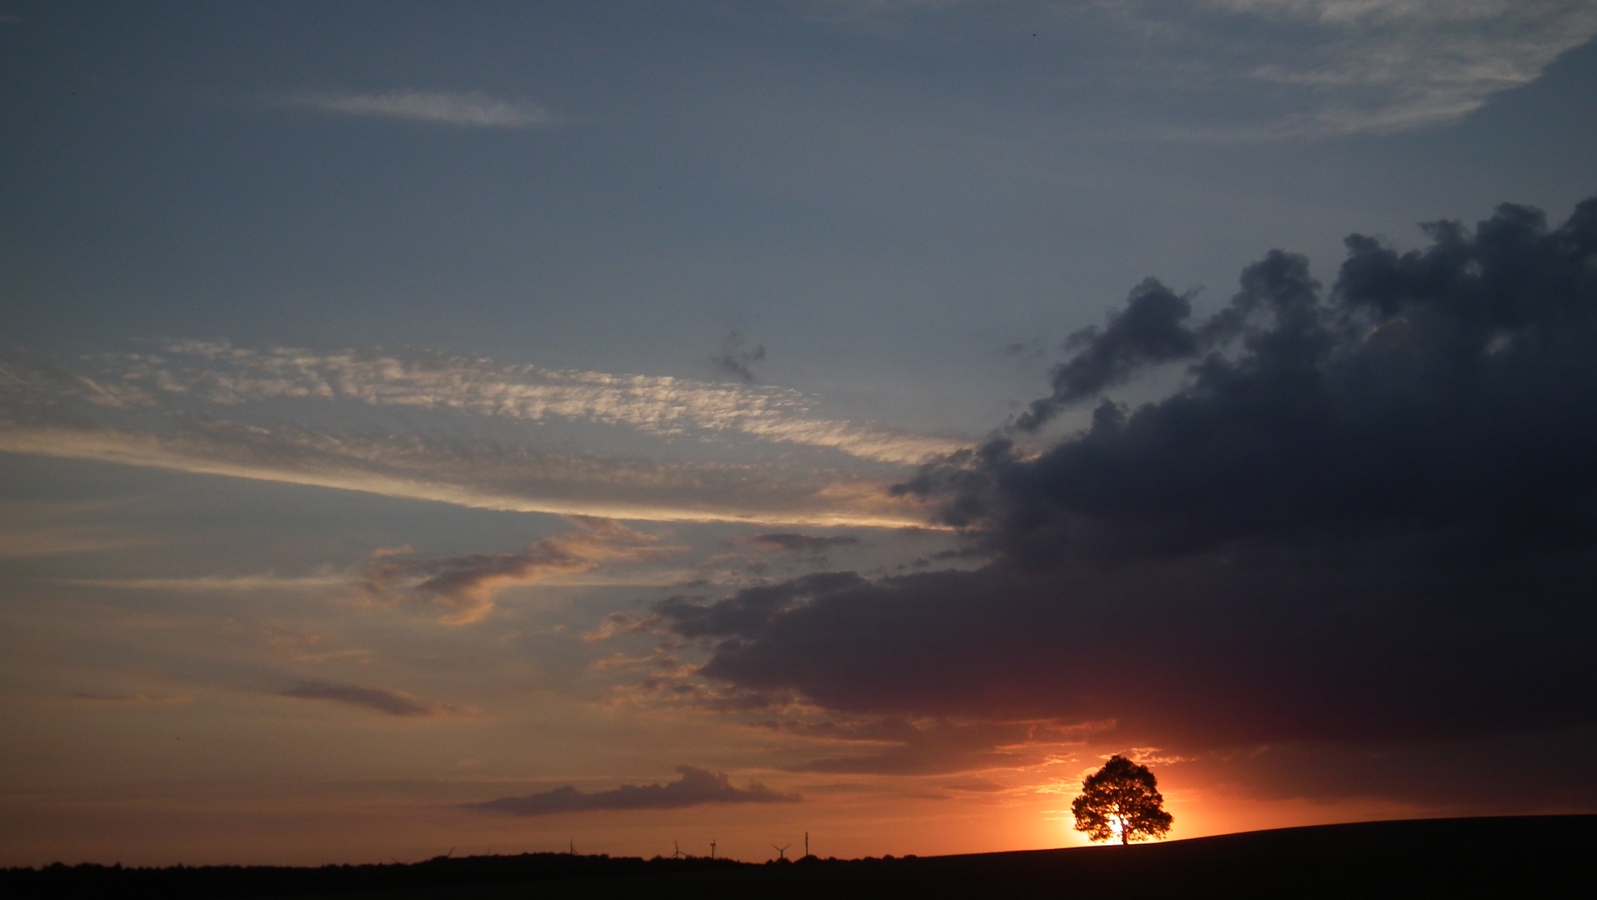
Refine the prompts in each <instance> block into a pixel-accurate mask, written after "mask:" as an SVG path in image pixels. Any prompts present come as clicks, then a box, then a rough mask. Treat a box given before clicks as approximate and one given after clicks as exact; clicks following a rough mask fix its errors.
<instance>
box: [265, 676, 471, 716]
mask: <svg viewBox="0 0 1597 900" xmlns="http://www.w3.org/2000/svg"><path fill="white" fill-rule="evenodd" d="M277 696H279V697H292V698H294V699H296V700H326V701H330V702H333V703H345V704H348V705H350V706H359V707H362V708H364V709H370V710H375V711H376V712H380V713H384V714H386V715H390V716H402V717H410V718H430V717H433V716H440V715H444V714H445V713H448V712H450V711H452V710H451V708H450V707H447V706H443V705H441V704H437V703H428V702H426V701H424V700H421V699H418V698H417V697H416V696H415V695H413V694H407V693H405V692H404V691H393V690H389V689H387V688H379V687H363V686H361V685H355V684H339V683H337V682H332V681H320V680H307V681H301V682H300V683H299V684H296V685H295V686H293V687H291V688H289V689H287V690H284V691H278V692H277Z"/></svg>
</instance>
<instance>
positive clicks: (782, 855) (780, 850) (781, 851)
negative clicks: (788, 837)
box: [771, 844, 793, 862]
mask: <svg viewBox="0 0 1597 900" xmlns="http://www.w3.org/2000/svg"><path fill="white" fill-rule="evenodd" d="M791 846H793V845H792V844H788V845H787V847H791ZM787 847H778V846H776V845H775V844H772V845H771V849H772V850H775V851H776V855H777V858H779V859H781V860H782V861H783V862H786V861H787Z"/></svg>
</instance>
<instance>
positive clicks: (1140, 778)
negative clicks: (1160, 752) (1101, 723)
mask: <svg viewBox="0 0 1597 900" xmlns="http://www.w3.org/2000/svg"><path fill="white" fill-rule="evenodd" d="M1070 811H1071V812H1073V813H1075V814H1076V830H1077V831H1084V832H1086V833H1087V837H1088V838H1089V839H1091V840H1093V841H1107V840H1112V839H1113V838H1114V837H1115V835H1116V834H1118V835H1119V836H1120V843H1122V844H1129V843H1131V842H1132V841H1145V840H1148V839H1149V838H1159V837H1164V836H1165V835H1166V834H1169V833H1170V824H1171V823H1172V822H1174V821H1175V818H1174V817H1173V816H1171V815H1170V814H1169V813H1167V812H1165V811H1164V797H1163V795H1161V794H1160V793H1159V782H1158V779H1156V778H1154V777H1153V773H1152V772H1150V771H1149V770H1148V767H1147V766H1142V765H1138V764H1137V763H1134V762H1132V761H1131V760H1129V759H1127V758H1125V757H1124V756H1119V755H1116V756H1111V757H1109V761H1108V762H1107V763H1104V766H1103V768H1101V769H1099V770H1098V771H1096V772H1094V773H1093V774H1091V775H1088V776H1087V777H1086V779H1085V780H1083V781H1082V783H1081V796H1079V797H1077V798H1076V799H1075V801H1074V802H1072V803H1071V804H1070Z"/></svg>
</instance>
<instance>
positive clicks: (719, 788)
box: [474, 766, 802, 816]
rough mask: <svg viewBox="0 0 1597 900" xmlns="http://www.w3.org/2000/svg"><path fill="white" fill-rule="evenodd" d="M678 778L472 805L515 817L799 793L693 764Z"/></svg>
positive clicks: (788, 797)
mask: <svg viewBox="0 0 1597 900" xmlns="http://www.w3.org/2000/svg"><path fill="white" fill-rule="evenodd" d="M676 771H677V772H679V773H681V775H682V780H680V781H674V782H671V783H670V784H649V785H634V784H624V785H622V786H620V787H618V788H616V789H615V790H610V791H593V792H589V793H583V792H582V791H579V790H577V789H576V788H575V787H572V786H567V787H561V788H555V789H554V790H552V791H545V792H543V793H541V794H532V795H529V796H526V797H504V798H501V799H499V800H489V801H487V802H486V803H478V804H475V805H474V808H476V809H482V810H489V811H492V812H503V813H510V814H512V815H517V816H546V815H554V814H557V813H569V812H589V811H593V810H626V809H681V808H683V807H688V806H706V805H709V804H724V803H797V802H799V800H800V799H802V798H800V797H799V795H798V794H783V793H778V792H777V791H773V790H771V789H770V788H768V787H766V786H765V785H763V784H759V783H757V782H756V783H752V784H750V785H749V786H748V787H747V788H736V787H733V786H732V783H731V781H729V780H728V779H727V777H726V775H724V774H722V773H719V772H711V771H709V770H708V769H700V768H696V767H694V766H677V768H676Z"/></svg>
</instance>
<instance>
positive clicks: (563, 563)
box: [361, 518, 673, 624]
mask: <svg viewBox="0 0 1597 900" xmlns="http://www.w3.org/2000/svg"><path fill="white" fill-rule="evenodd" d="M572 521H573V522H575V523H576V525H577V526H578V529H577V530H576V531H574V532H572V533H570V534H564V535H561V536H559V537H553V538H546V539H544V540H541V541H537V542H535V543H532V544H528V545H527V547H526V549H524V550H522V551H520V552H518V553H471V554H467V555H465V556H453V557H446V558H443V559H430V560H412V559H407V558H405V556H404V555H401V554H397V553H392V552H381V553H379V554H377V555H376V556H374V558H373V559H372V561H371V563H370V564H369V565H368V566H367V567H366V571H365V572H364V573H362V577H361V588H362V590H363V591H364V593H365V594H366V596H367V597H369V598H372V599H374V600H377V601H379V602H384V603H399V602H416V603H420V604H422V605H425V606H427V607H430V608H433V609H435V610H438V611H439V612H440V613H441V616H440V618H441V620H442V621H445V622H449V623H452V624H463V623H468V622H476V621H480V620H481V619H482V618H483V617H484V616H486V615H488V613H490V612H491V611H492V610H493V598H494V594H495V593H497V592H498V591H499V590H501V589H503V588H505V587H509V586H511V585H516V584H530V583H533V582H537V581H540V580H543V579H545V578H548V577H549V576H551V575H561V574H571V573H576V572H587V571H591V570H592V569H594V568H596V567H598V566H599V565H600V564H601V563H605V562H613V561H625V562H643V561H651V560H658V559H663V558H664V557H666V556H667V555H669V554H670V553H671V552H673V550H672V548H664V547H660V546H658V539H657V538H655V537H653V536H651V535H647V534H642V533H639V532H637V531H633V530H632V529H630V528H627V527H626V526H624V525H621V524H620V523H618V522H612V521H608V520H604V519H589V518H573V520H572Z"/></svg>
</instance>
